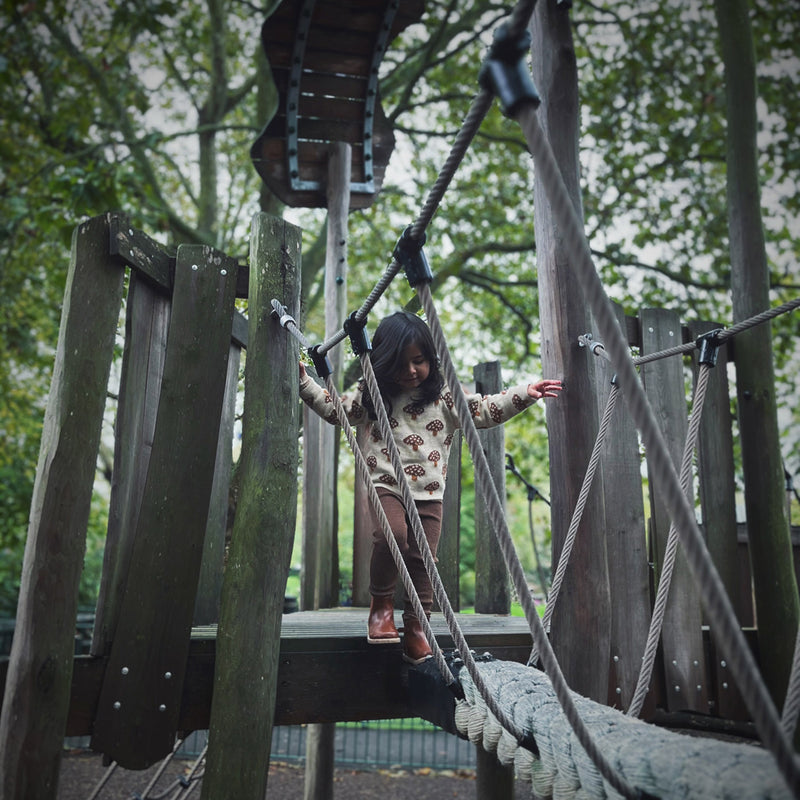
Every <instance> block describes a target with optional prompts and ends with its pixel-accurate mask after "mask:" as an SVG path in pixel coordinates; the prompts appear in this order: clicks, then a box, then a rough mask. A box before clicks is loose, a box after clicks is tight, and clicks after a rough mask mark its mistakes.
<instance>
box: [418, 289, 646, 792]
mask: <svg viewBox="0 0 800 800" xmlns="http://www.w3.org/2000/svg"><path fill="white" fill-rule="evenodd" d="M417 295H418V296H419V299H420V301H421V303H422V307H423V309H424V311H425V315H426V317H427V319H428V325H429V326H430V329H431V333H432V335H433V340H434V344H435V345H436V352H437V353H438V354H439V356H440V358H441V360H442V367H443V369H444V373H445V381H446V382H447V383H448V385H450V386H458V385H459V381H458V376H457V374H456V371H455V366H454V364H453V361H452V358H451V357H450V350H449V348H448V346H447V341H446V340H445V337H444V332H443V330H442V326H441V324H440V322H439V316H438V313H437V311H436V306H435V305H434V303H433V298H432V296H431V291H430V285H429V284H427V283H422V284H420V285H419V286H418V287H417ZM453 400H454V402H455V408H456V411H457V413H458V416H459V420H460V421H461V430H462V432H463V434H464V438H465V439H466V440H467V444H468V446H469V450H470V453H471V455H472V462H473V465H474V467H475V473H476V477H479V478H480V485H481V487H482V491H483V498H484V502H485V503H486V506H487V509H488V510H489V513H490V515H491V516H492V518H493V520H494V522H495V523H496V524H495V536H496V538H497V541H498V544H499V546H500V550H501V552H502V554H503V559H504V561H505V563H506V568H507V569H508V571H509V574H510V576H511V581H512V585H513V586H514V590H515V591H516V593H517V597H518V599H519V602H520V605H521V606H522V610H523V612H524V613H525V618H526V620H527V622H528V626H529V628H530V630H531V635H532V637H533V641H534V645H535V647H536V648H537V650H538V652H539V653H540V657H541V661H542V665H543V667H544V670H545V672H546V673H547V676H548V678H549V679H550V681H551V683H552V685H553V688H554V690H555V692H556V696H557V697H558V701H559V703H560V704H561V707H562V709H563V711H564V715H565V717H566V718H567V720H568V722H569V724H570V726H571V728H572V730H573V731H574V732H575V735H576V737H577V739H578V741H579V742H580V743H581V745H582V746H583V748H584V749H585V750H586V752H587V754H588V755H589V757H590V758H591V760H592V762H593V763H594V764H595V765H596V766H597V769H598V770H599V771H600V773H601V774H602V775H603V777H604V778H605V779H606V780H607V781H608V782H609V783H610V784H611V786H613V787H614V788H615V789H616V790H617V791H618V792H619V793H620V794H621V795H623V796H624V797H628V798H635V797H640V796H641V793H640V792H639V791H638V790H637V789H636V788H634V787H632V786H631V785H630V784H629V783H628V782H627V781H626V780H625V779H624V778H623V777H622V776H621V775H620V774H619V772H618V771H617V770H616V769H614V767H612V766H611V764H610V763H609V761H608V760H607V759H606V758H605V756H604V755H603V754H602V753H601V752H600V750H599V749H598V747H597V745H596V743H595V741H594V740H593V738H592V736H591V734H590V733H589V730H588V728H587V727H586V725H585V724H584V723H583V720H582V719H581V717H580V715H579V713H578V711H577V708H576V706H575V703H574V700H573V698H572V695H571V693H570V689H569V686H568V685H567V681H566V679H565V677H564V674H563V672H562V671H561V667H560V665H559V663H558V659H557V658H556V655H555V653H554V652H553V648H552V646H551V644H550V641H549V639H548V637H547V634H546V633H545V630H544V626H543V625H542V621H541V620H540V619H539V615H538V613H537V611H536V607H535V604H534V600H533V596H532V595H531V591H530V587H529V586H528V582H527V579H526V578H525V573H524V570H523V568H522V564H521V562H520V560H519V557H518V555H517V552H516V550H515V548H514V542H513V540H512V538H511V533H510V531H509V529H508V524H507V521H506V519H505V514H504V513H503V508H502V503H501V502H500V497H499V495H498V493H497V487H496V486H495V484H494V480H493V479H492V475H491V470H490V469H489V464H488V460H487V458H486V454H485V453H484V451H483V448H482V446H481V443H480V440H479V438H478V431H477V429H476V427H475V423H474V422H473V420H472V417H471V415H470V413H469V408H468V406H467V401H466V398H465V397H464V394H463V392H453ZM476 483H477V481H476Z"/></svg>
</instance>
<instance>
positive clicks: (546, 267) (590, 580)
mask: <svg viewBox="0 0 800 800" xmlns="http://www.w3.org/2000/svg"><path fill="white" fill-rule="evenodd" d="M531 30H532V33H533V47H532V52H533V73H534V80H535V82H536V85H537V88H538V90H539V92H540V94H541V96H542V105H541V107H540V109H539V111H538V114H539V119H540V121H541V125H542V129H543V131H544V132H545V135H546V136H547V138H548V139H549V141H550V143H551V147H552V148H553V151H554V154H555V158H556V161H557V162H558V163H559V165H560V166H561V172H562V175H563V176H564V181H565V183H566V185H567V187H568V189H569V191H570V194H571V196H572V198H573V202H574V204H575V207H576V208H578V209H580V206H581V201H580V183H579V172H580V167H579V161H578V82H577V70H576V65H575V52H574V48H573V44H572V31H571V28H570V19H569V12H568V10H567V8H566V7H565V6H563V5H562V6H559V5H558V4H557V3H556V2H555V0H546V2H540V3H538V4H537V6H536V11H535V13H534V16H533V21H532V24H531ZM534 222H535V232H536V251H537V267H538V282H539V317H540V322H541V339H542V342H541V351H542V364H543V374H544V377H546V378H561V379H562V380H563V381H564V386H565V388H564V392H563V393H562V395H561V396H560V397H559V398H558V400H557V401H555V402H553V403H552V404H550V403H548V404H547V406H546V407H547V424H548V430H549V441H550V475H551V476H554V475H558V476H560V479H559V480H558V481H555V480H552V479H551V482H550V497H551V502H552V529H553V566H554V567H555V566H556V564H557V562H558V556H559V554H560V552H561V548H562V547H563V544H564V539H565V536H566V533H567V530H568V529H569V525H570V520H571V517H572V512H573V509H574V508H575V503H576V501H577V498H578V495H579V493H580V489H581V483H582V481H583V476H584V473H585V471H586V466H587V464H588V462H589V457H590V455H591V452H592V448H593V446H594V441H595V438H596V434H597V408H596V404H595V402H594V401H591V402H587V398H590V397H592V396H593V392H594V387H593V386H592V384H591V380H590V377H589V370H588V366H587V359H589V358H592V356H591V354H590V353H589V352H588V350H587V349H586V348H580V347H579V345H578V337H579V336H580V335H582V334H585V333H587V332H589V331H591V330H592V321H591V315H590V313H589V311H588V309H587V306H586V304H585V303H584V300H583V296H582V293H581V292H580V290H579V289H578V288H577V286H576V283H575V281H574V280H573V279H572V276H571V274H570V273H569V270H568V269H567V267H568V265H567V264H566V255H565V252H564V248H563V245H562V241H561V233H560V231H559V230H558V228H557V227H556V225H555V223H554V221H553V218H552V215H551V212H550V204H549V203H548V201H547V196H546V194H545V190H544V187H543V186H542V185H541V182H539V181H536V183H535V186H534ZM600 483H601V481H600V480H599V477H598V478H596V479H595V485H594V486H593V488H592V491H591V493H590V496H589V498H588V501H587V503H586V508H585V510H584V513H583V518H582V519H583V521H582V522H581V525H580V527H579V529H578V534H577V539H576V542H575V546H574V549H573V551H572V555H571V557H570V566H569V569H568V571H567V574H566V577H565V580H564V583H563V584H562V589H561V592H560V595H559V599H558V606H557V609H556V611H555V613H554V615H553V625H552V631H551V638H552V642H553V647H554V650H555V652H556V655H557V656H558V659H559V662H560V663H561V666H562V668H563V670H564V674H565V676H566V678H567V681H568V682H569V684H570V686H571V687H572V688H573V689H574V690H576V691H578V692H580V693H581V694H584V695H586V696H588V697H591V698H592V699H594V700H597V701H598V702H605V700H606V697H607V691H608V664H609V656H610V654H609V648H610V641H609V618H610V599H609V582H608V568H607V563H606V542H605V537H604V533H603V514H604V512H603V501H602V491H601V486H600V485H599V484H600Z"/></svg>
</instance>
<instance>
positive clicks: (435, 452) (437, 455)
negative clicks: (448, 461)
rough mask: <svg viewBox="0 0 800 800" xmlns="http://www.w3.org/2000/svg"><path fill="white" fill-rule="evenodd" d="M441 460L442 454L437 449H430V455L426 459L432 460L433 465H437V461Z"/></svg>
mask: <svg viewBox="0 0 800 800" xmlns="http://www.w3.org/2000/svg"><path fill="white" fill-rule="evenodd" d="M441 460H442V454H441V453H440V452H439V451H438V450H431V452H430V455H429V456H428V461H432V462H433V466H434V468H435V467H438V466H439V462H440V461H441Z"/></svg>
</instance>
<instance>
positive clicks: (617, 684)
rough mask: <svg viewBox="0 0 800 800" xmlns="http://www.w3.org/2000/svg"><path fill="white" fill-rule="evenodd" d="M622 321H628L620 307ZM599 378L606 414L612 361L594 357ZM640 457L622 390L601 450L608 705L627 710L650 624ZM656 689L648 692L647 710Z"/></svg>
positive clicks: (600, 400) (601, 408) (601, 404)
mask: <svg viewBox="0 0 800 800" xmlns="http://www.w3.org/2000/svg"><path fill="white" fill-rule="evenodd" d="M616 311H617V319H618V320H619V321H620V324H621V325H624V324H625V316H624V312H623V311H622V309H621V308H620V307H617V309H616ZM595 372H596V374H597V376H598V410H599V413H600V416H601V417H602V415H603V412H604V411H605V408H606V405H607V402H608V396H609V394H610V392H611V381H612V379H613V377H614V374H613V368H612V366H611V364H610V363H609V362H608V361H607V360H606V359H604V358H596V359H595ZM640 462H641V458H640V455H639V440H638V437H637V434H636V425H635V424H634V422H633V420H632V419H631V416H630V412H629V411H628V407H627V405H626V403H625V399H624V398H623V396H622V394H621V393H619V392H618V393H617V398H616V403H615V407H614V414H613V416H612V418H611V422H610V424H609V429H608V433H607V435H606V440H605V444H604V445H603V450H602V454H601V462H600V463H601V466H602V470H603V477H604V479H603V494H604V508H605V523H606V548H607V552H608V580H609V588H610V592H611V649H610V653H609V656H610V659H611V660H610V662H609V696H608V704H609V705H611V706H616V707H618V708H622V709H627V708H628V706H629V705H630V702H631V700H632V699H633V693H634V691H635V689H636V682H637V680H638V677H639V671H640V669H641V666H642V653H643V652H644V648H645V643H646V642H647V632H648V630H649V627H650V570H649V567H648V552H647V540H646V536H645V523H644V499H643V497H642V473H641V463H640ZM654 701H655V692H651V693H650V694H649V695H648V701H647V702H648V709H645V710H644V712H643V713H644V716H647V713H648V711H649V707H650V706H652V704H653V703H654Z"/></svg>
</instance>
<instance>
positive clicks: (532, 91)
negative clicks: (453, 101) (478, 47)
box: [478, 24, 541, 117]
mask: <svg viewBox="0 0 800 800" xmlns="http://www.w3.org/2000/svg"><path fill="white" fill-rule="evenodd" d="M530 48H531V34H530V31H529V30H527V29H523V30H522V31H521V32H520V33H519V34H517V35H512V34H510V33H509V30H508V25H507V24H503V25H501V26H500V27H499V28H498V29H497V30H496V31H495V32H494V41H493V42H492V46H491V47H490V48H489V55H488V56H487V57H486V59H485V60H484V62H483V64H482V65H481V69H480V72H479V73H478V81H479V83H480V85H481V86H482V87H483V88H484V89H488V90H489V91H491V92H493V93H494V94H495V95H496V96H497V98H498V99H499V100H500V105H501V106H502V107H503V113H504V114H506V116H509V117H514V116H516V114H517V112H518V111H519V109H520V106H521V105H522V104H523V103H533V104H534V106H535V107H538V106H539V103H540V102H541V98H540V97H539V93H538V92H537V91H536V86H534V83H533V78H532V76H531V72H530V69H528V65H527V64H526V63H525V56H526V55H527V54H528V52H529V51H530Z"/></svg>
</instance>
